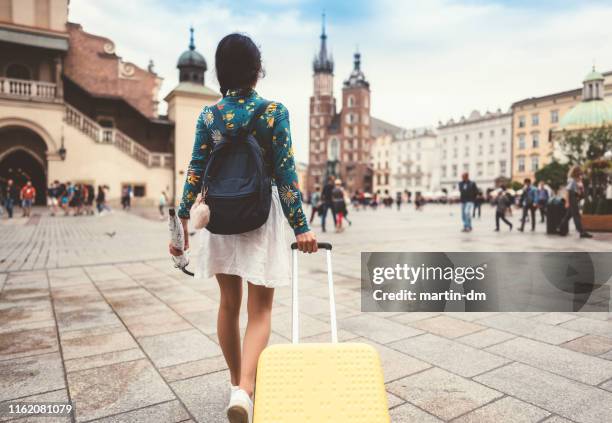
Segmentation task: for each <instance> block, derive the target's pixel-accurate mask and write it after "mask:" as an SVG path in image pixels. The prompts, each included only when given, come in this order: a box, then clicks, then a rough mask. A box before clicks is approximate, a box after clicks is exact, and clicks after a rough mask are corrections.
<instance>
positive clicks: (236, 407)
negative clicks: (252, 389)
mask: <svg viewBox="0 0 612 423" xmlns="http://www.w3.org/2000/svg"><path fill="white" fill-rule="evenodd" d="M227 419H228V420H229V422H230V423H252V422H253V401H252V400H251V397H249V394H247V393H246V391H245V390H244V389H240V388H239V389H237V390H235V391H233V392H232V396H231V398H230V402H229V405H228V406H227Z"/></svg>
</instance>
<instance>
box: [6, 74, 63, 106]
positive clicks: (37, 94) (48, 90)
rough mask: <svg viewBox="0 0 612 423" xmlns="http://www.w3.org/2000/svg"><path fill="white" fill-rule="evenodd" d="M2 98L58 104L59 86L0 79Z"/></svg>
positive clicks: (30, 81)
mask: <svg viewBox="0 0 612 423" xmlns="http://www.w3.org/2000/svg"><path fill="white" fill-rule="evenodd" d="M0 97H3V98H12V99H19V100H30V101H42V102H50V103H57V102H62V99H61V98H60V97H58V95H57V85H56V84H54V83H52V82H43V81H32V80H28V79H13V78H3V77H0Z"/></svg>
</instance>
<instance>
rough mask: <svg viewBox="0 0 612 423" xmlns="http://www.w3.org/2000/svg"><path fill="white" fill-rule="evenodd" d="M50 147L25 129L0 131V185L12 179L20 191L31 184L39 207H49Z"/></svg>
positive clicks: (8, 128)
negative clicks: (47, 161) (30, 182)
mask: <svg viewBox="0 0 612 423" xmlns="http://www.w3.org/2000/svg"><path fill="white" fill-rule="evenodd" d="M46 151H47V146H46V144H45V142H44V141H43V140H42V138H40V136H39V135H38V134H36V133H35V132H33V131H32V130H30V129H27V128H23V127H5V128H1V129H0V184H2V185H3V186H4V184H6V181H7V180H8V179H13V180H14V181H15V185H16V186H17V188H18V189H21V187H22V186H23V185H25V183H26V182H27V181H28V180H31V181H32V184H33V185H34V187H35V188H36V204H37V205H44V204H45V203H46V201H45V198H46V189H47V164H46Z"/></svg>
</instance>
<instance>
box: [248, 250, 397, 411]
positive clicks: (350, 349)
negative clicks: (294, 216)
mask: <svg viewBox="0 0 612 423" xmlns="http://www.w3.org/2000/svg"><path fill="white" fill-rule="evenodd" d="M319 248H320V249H325V250H326V254H327V279H328V289H329V306H330V321H331V333H332V343H330V344H299V333H298V331H299V320H298V319H299V312H298V270H297V245H296V244H295V243H293V244H292V245H291V249H292V261H293V266H292V279H293V281H292V285H293V286H292V290H293V299H292V301H293V304H292V312H293V319H292V343H291V344H286V345H272V346H269V347H268V348H266V349H265V350H264V351H263V352H262V354H261V356H260V358H259V362H258V363H257V378H256V383H255V409H254V416H253V423H389V422H390V418H389V411H388V406H387V395H386V392H385V384H384V379H383V372H382V368H381V364H380V358H379V356H378V352H377V351H376V349H374V348H373V347H372V346H370V345H367V344H359V343H338V329H337V324H336V305H335V300H334V283H333V278H332V268H331V249H332V246H331V244H329V243H319Z"/></svg>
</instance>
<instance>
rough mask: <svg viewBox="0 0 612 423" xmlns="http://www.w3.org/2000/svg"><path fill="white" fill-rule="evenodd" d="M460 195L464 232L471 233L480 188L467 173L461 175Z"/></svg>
mask: <svg viewBox="0 0 612 423" xmlns="http://www.w3.org/2000/svg"><path fill="white" fill-rule="evenodd" d="M459 194H460V201H461V220H462V221H463V229H462V232H471V231H472V211H473V210H474V202H475V201H476V196H477V195H478V187H477V186H476V183H475V182H473V181H471V180H470V175H469V174H468V173H467V172H465V173H464V174H462V175H461V182H459Z"/></svg>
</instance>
